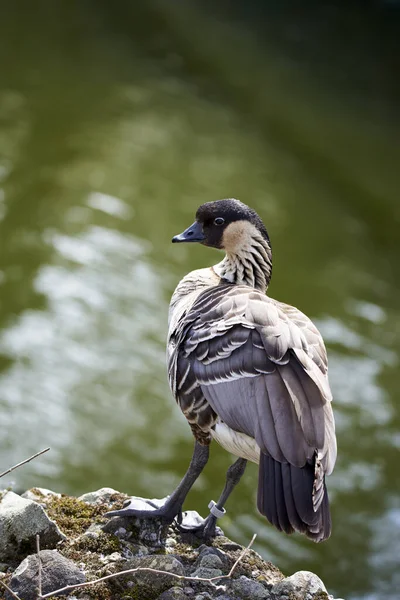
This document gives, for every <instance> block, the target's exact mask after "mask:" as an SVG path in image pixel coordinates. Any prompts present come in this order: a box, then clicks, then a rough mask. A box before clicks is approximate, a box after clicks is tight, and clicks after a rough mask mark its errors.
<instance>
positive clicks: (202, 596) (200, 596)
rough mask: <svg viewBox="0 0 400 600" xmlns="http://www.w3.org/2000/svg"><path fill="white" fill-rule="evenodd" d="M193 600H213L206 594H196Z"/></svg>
mask: <svg viewBox="0 0 400 600" xmlns="http://www.w3.org/2000/svg"><path fill="white" fill-rule="evenodd" d="M194 600H213V598H212V596H210V594H209V593H208V592H203V593H202V594H198V595H197V596H196V598H195V599H194Z"/></svg>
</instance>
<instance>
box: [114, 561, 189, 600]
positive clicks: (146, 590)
mask: <svg viewBox="0 0 400 600" xmlns="http://www.w3.org/2000/svg"><path fill="white" fill-rule="evenodd" d="M137 567H145V568H151V569H156V570H158V571H165V574H164V573H157V574H154V573H151V572H150V571H139V572H138V573H133V574H129V575H126V576H125V575H124V576H122V577H118V578H115V579H113V580H110V583H111V582H112V583H113V584H114V585H115V586H117V587H118V586H120V585H121V582H123V581H125V582H128V586H129V584H133V586H132V587H131V589H133V590H134V592H135V593H136V594H137V596H138V597H139V598H143V599H144V598H147V597H149V598H154V597H156V596H157V594H161V593H162V592H164V591H166V590H168V589H169V588H171V587H180V586H181V585H182V584H181V582H180V581H179V580H178V579H176V578H175V577H171V575H169V573H175V574H176V575H185V569H184V567H183V565H182V563H181V562H180V561H179V560H177V559H176V558H175V557H173V556H168V554H159V555H154V554H152V555H150V556H143V557H141V558H137V557H135V558H132V559H130V560H127V561H126V562H125V563H124V570H126V569H135V568H137ZM117 579H118V581H117ZM119 589H121V588H120V587H119Z"/></svg>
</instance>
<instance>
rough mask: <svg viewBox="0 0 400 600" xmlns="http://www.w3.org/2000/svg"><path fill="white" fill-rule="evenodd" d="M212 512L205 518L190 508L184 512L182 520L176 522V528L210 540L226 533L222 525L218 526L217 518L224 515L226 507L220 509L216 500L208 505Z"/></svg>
mask: <svg viewBox="0 0 400 600" xmlns="http://www.w3.org/2000/svg"><path fill="white" fill-rule="evenodd" d="M208 508H209V509H210V514H209V515H208V517H206V518H205V519H203V518H202V517H201V516H200V515H199V513H198V512H196V511H195V510H188V511H186V512H184V513H183V514H182V519H181V521H180V522H177V523H176V525H175V526H176V528H177V529H178V531H180V532H181V533H191V534H193V535H195V536H196V537H198V538H200V539H202V540H204V541H210V540H212V539H213V538H215V537H216V536H218V535H224V532H223V531H222V529H221V528H220V527H217V520H218V519H219V518H220V517H222V516H224V514H225V512H226V511H225V509H222V510H220V509H219V508H218V507H217V506H216V504H215V502H214V501H211V502H210V504H209V505H208Z"/></svg>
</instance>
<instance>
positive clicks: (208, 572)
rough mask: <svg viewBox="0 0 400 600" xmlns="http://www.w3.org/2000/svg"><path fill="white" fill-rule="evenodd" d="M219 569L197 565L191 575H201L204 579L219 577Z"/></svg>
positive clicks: (220, 573) (220, 572)
mask: <svg viewBox="0 0 400 600" xmlns="http://www.w3.org/2000/svg"><path fill="white" fill-rule="evenodd" d="M221 575H222V571H221V569H208V568H206V567H199V568H198V569H196V570H195V571H194V572H193V573H192V574H191V577H201V578H204V579H211V578H212V577H221Z"/></svg>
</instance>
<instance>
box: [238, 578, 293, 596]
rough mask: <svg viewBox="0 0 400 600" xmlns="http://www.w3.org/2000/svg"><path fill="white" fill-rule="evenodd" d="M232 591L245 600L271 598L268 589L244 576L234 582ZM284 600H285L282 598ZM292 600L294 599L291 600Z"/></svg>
mask: <svg viewBox="0 0 400 600" xmlns="http://www.w3.org/2000/svg"><path fill="white" fill-rule="evenodd" d="M232 589H233V591H234V592H235V593H236V594H237V595H238V596H239V598H243V600H263V599H264V598H271V595H270V593H269V591H268V590H267V589H265V587H264V586H263V585H262V584H261V583H258V581H253V580H252V579H249V578H248V577H245V576H244V575H242V576H241V577H239V579H234V580H233V581H232ZM281 600H283V598H281ZM291 600H292V599H291Z"/></svg>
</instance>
